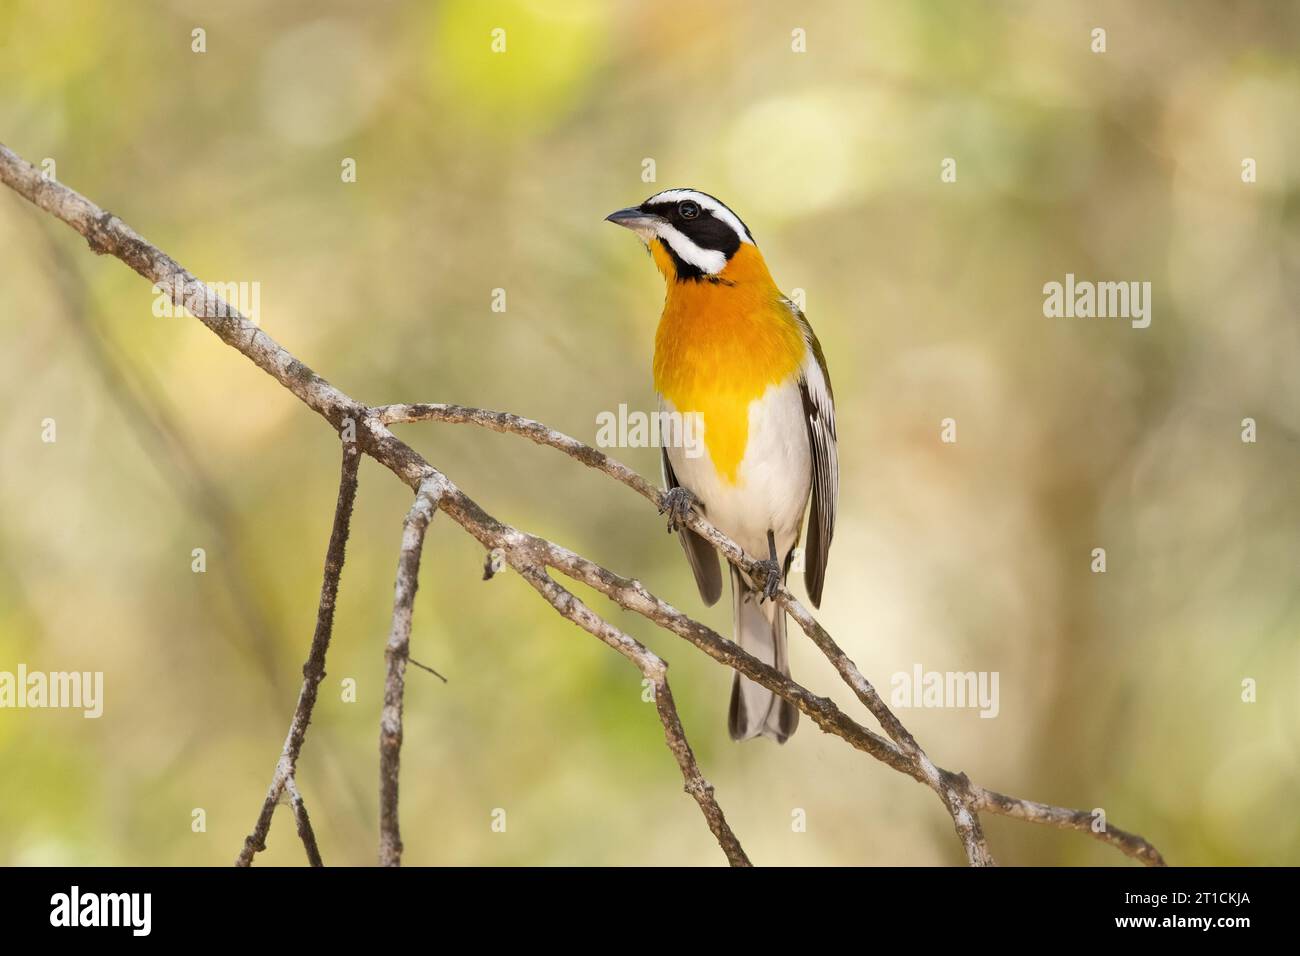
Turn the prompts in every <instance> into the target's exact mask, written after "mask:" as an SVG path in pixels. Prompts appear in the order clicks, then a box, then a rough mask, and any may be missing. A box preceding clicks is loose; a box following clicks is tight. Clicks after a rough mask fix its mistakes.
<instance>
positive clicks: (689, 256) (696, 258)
mask: <svg viewBox="0 0 1300 956" xmlns="http://www.w3.org/2000/svg"><path fill="white" fill-rule="evenodd" d="M655 231H656V232H658V233H659V238H660V239H662V240H663V241H664V242H666V243H668V245H670V246H672V247H673V252H675V253H677V254H678V255H679V256H681V257H682V259H684V260H685V261H687V262H689V263H690V264H691V265H693V266H695V268H697V269H699V270H701V271H702V272H704V273H705V274H706V275H717V274H718V273H719V272H721V271H722V270H723V268H725V267H726V265H727V257H726V255H725V254H724V253H723V252H722V251H721V250H719V249H701V248H700V247H699V246H697V245H696V244H695V243H693V242H691V240H689V239H687V238H686V236H684V235H683V234H682V233H681V232H680V231H679V230H678V229H677V228H676V227H675V226H670V225H668V224H667V223H664V224H663V225H660V226H657V227H656V230H655Z"/></svg>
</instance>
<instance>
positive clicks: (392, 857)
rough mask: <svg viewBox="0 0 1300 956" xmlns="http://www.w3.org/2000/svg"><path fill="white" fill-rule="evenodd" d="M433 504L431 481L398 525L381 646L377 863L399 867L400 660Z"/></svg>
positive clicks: (402, 689)
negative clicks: (389, 616) (388, 623)
mask: <svg viewBox="0 0 1300 956" xmlns="http://www.w3.org/2000/svg"><path fill="white" fill-rule="evenodd" d="M437 507H438V490H437V486H436V484H435V483H433V482H429V483H428V485H427V486H421V488H420V491H419V492H418V493H417V494H416V496H415V502H414V503H413V504H412V505H411V510H410V512H409V513H408V514H407V516H406V521H405V522H403V524H402V551H401V554H400V555H399V557H398V559H397V582H396V584H395V585H394V587H393V623H392V627H391V628H390V630H389V632H388V645H387V646H386V647H385V649H384V660H385V663H386V665H387V676H386V678H385V680H384V709H383V713H382V715H381V716H380V719H379V865H380V866H401V864H402V835H401V830H400V827H399V826H398V822H397V778H398V773H399V770H400V768H401V759H402V697H403V694H404V693H405V690H406V661H407V659H408V656H409V653H410V648H411V619H412V616H413V615H414V611H415V591H416V589H417V588H418V587H419V583H420V555H421V553H422V552H423V550H424V532H425V530H426V529H427V528H428V527H429V521H430V519H432V518H433V513H434V510H435V509H436V508H437Z"/></svg>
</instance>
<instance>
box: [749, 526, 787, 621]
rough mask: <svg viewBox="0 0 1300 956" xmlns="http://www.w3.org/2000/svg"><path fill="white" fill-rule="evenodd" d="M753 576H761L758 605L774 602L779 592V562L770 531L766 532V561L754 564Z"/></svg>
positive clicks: (774, 537)
mask: <svg viewBox="0 0 1300 956" xmlns="http://www.w3.org/2000/svg"><path fill="white" fill-rule="evenodd" d="M754 571H755V572H756V573H755V576H756V577H757V576H761V580H760V581H759V582H758V603H759V604H762V603H763V602H764V601H774V600H776V592H777V591H779V590H781V562H780V561H778V560H777V559H776V536H775V535H774V534H772V531H771V529H769V530H768V532H767V560H766V561H756V562H755V563H754Z"/></svg>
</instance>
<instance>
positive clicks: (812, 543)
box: [787, 302, 840, 607]
mask: <svg viewBox="0 0 1300 956" xmlns="http://www.w3.org/2000/svg"><path fill="white" fill-rule="evenodd" d="M787 304H788V305H789V307H790V311H791V312H793V313H794V315H795V318H796V320H797V321H798V322H799V328H800V330H801V331H802V332H803V336H804V341H805V342H806V343H807V345H808V354H807V357H806V358H805V359H804V363H803V367H802V368H801V369H800V379H799V389H800V392H801V393H802V395H803V399H804V415H805V417H806V419H807V424H808V446H809V450H810V451H811V453H812V510H811V512H810V515H809V523H808V546H807V555H806V561H805V567H806V571H805V574H804V583H805V584H806V585H807V588H808V597H809V598H811V600H812V602H813V606H814V607H819V606H820V605H821V599H822V585H823V584H824V583H825V580H826V563H827V560H828V558H829V555H830V549H831V537H832V536H833V535H834V533H835V512H836V510H837V509H838V507H839V497H840V463H839V450H838V448H837V447H836V438H835V400H834V398H833V396H832V394H831V386H830V382H829V380H828V379H827V377H826V370H825V368H823V366H822V363H821V361H820V360H819V358H818V356H819V355H820V353H821V346H820V345H818V343H817V337H816V336H815V335H813V330H812V326H810V325H809V324H808V320H807V319H805V318H804V317H803V313H802V312H800V311H799V309H798V307H797V306H796V305H795V304H794V303H793V302H787Z"/></svg>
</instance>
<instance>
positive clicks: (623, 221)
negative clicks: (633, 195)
mask: <svg viewBox="0 0 1300 956" xmlns="http://www.w3.org/2000/svg"><path fill="white" fill-rule="evenodd" d="M605 221H606V222H612V223H614V224H615V225H618V226H623V227H624V228H626V229H633V230H640V231H648V230H653V229H654V227H655V226H656V225H657V224H658V223H660V222H662V221H663V220H662V219H661V218H660V217H659V216H656V215H654V213H648V212H642V211H641V210H640V209H639V208H638V207H636V206H628V207H627V208H626V209H620V210H618V211H617V212H611V213H610V214H609V215H608V216H606V217H605Z"/></svg>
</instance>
